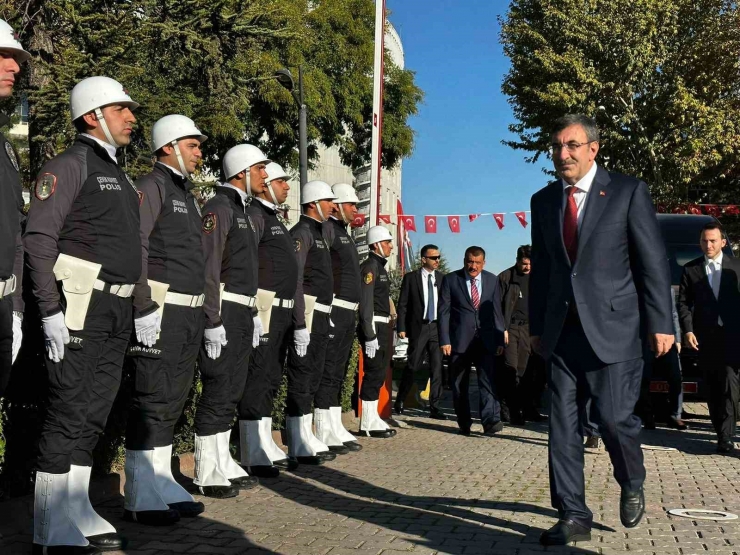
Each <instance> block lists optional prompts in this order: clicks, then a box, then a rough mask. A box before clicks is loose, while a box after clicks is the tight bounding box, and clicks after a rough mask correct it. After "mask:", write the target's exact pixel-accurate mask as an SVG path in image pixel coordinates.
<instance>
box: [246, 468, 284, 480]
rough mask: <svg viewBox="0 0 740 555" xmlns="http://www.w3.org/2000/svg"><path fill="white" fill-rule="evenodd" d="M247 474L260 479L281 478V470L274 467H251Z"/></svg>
mask: <svg viewBox="0 0 740 555" xmlns="http://www.w3.org/2000/svg"><path fill="white" fill-rule="evenodd" d="M247 472H249V474H251V475H252V476H257V477H259V478H277V477H278V476H280V469H279V468H278V467H277V466H272V465H269V466H268V465H260V466H249V467H247Z"/></svg>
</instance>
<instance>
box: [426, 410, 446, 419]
mask: <svg viewBox="0 0 740 555" xmlns="http://www.w3.org/2000/svg"><path fill="white" fill-rule="evenodd" d="M429 418H434V419H435V420H447V417H446V416H445V414H444V413H443V412H442V411H439V410H431V411H429Z"/></svg>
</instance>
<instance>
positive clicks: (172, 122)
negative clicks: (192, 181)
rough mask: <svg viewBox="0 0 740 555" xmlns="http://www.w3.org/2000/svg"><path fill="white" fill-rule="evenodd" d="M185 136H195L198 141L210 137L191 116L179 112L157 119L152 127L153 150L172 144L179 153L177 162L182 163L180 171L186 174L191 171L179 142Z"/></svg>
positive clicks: (203, 140) (176, 152) (177, 153)
mask: <svg viewBox="0 0 740 555" xmlns="http://www.w3.org/2000/svg"><path fill="white" fill-rule="evenodd" d="M185 137H194V138H196V139H198V141H200V142H201V144H202V143H203V142H205V140H206V139H207V138H208V137H206V136H205V135H203V134H202V133H201V132H200V129H198V128H197V127H196V126H195V123H193V120H191V119H190V118H189V117H186V116H181V115H179V114H171V115H169V116H164V117H163V118H160V119H158V120H157V122H156V123H155V124H154V126H153V127H152V150H153V151H154V152H157V151H158V150H159V149H160V148H162V147H163V146H165V145H168V144H169V145H172V147H173V148H174V149H175V154H176V155H177V163H178V164H179V165H180V171H181V172H182V174H183V175H184V176H188V175H189V173H190V172H188V170H187V169H185V162H184V161H183V159H182V154H180V147H179V146H178V144H177V142H178V141H179V140H180V139H183V138H185Z"/></svg>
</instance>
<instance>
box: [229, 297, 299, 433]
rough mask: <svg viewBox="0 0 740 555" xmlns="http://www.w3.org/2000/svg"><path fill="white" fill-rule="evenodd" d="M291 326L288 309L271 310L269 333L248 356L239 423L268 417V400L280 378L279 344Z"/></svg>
mask: <svg viewBox="0 0 740 555" xmlns="http://www.w3.org/2000/svg"><path fill="white" fill-rule="evenodd" d="M290 324H291V309H290V308H280V307H273V308H272V315H271V316H270V330H269V332H268V333H266V334H265V335H263V336H262V337H261V338H260V344H259V346H258V347H257V348H256V349H255V350H254V352H253V353H252V363H251V364H250V365H249V374H248V376H247V382H246V385H245V386H244V388H243V389H242V396H241V400H240V401H239V419H240V420H259V419H261V418H263V417H269V416H271V415H272V401H273V399H274V398H275V393H277V390H278V389H279V388H280V382H281V381H282V379H283V360H284V358H283V354H282V353H284V350H283V342H284V341H285V340H286V339H287V338H286V335H287V332H288V330H289V329H290Z"/></svg>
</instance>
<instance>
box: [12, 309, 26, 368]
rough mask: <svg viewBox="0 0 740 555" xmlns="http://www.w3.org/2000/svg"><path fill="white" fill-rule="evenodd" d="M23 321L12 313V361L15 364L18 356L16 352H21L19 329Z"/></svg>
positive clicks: (20, 333) (21, 337)
mask: <svg viewBox="0 0 740 555" xmlns="http://www.w3.org/2000/svg"><path fill="white" fill-rule="evenodd" d="M22 323H23V321H22V320H21V318H20V316H17V315H16V314H15V313H13V361H12V362H15V359H16V357H17V356H18V351H20V350H21V341H22V340H23V329H22V327H21V324H22Z"/></svg>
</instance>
